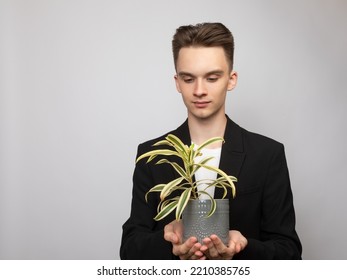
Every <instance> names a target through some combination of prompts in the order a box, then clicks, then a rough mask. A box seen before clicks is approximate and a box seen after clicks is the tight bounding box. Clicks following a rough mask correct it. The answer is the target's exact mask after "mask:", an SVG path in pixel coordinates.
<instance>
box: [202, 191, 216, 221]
mask: <svg viewBox="0 0 347 280" xmlns="http://www.w3.org/2000/svg"><path fill="white" fill-rule="evenodd" d="M198 193H199V194H204V195H207V196H208V197H209V199H210V200H211V208H210V211H209V212H208V214H207V217H211V216H212V215H213V213H214V212H215V211H216V208H217V203H216V200H215V199H214V198H213V197H212V196H211V195H210V194H209V193H208V192H205V191H198Z"/></svg>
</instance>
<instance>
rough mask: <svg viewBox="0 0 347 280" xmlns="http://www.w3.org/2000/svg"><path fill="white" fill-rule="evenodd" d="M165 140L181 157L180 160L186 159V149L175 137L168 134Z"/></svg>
mask: <svg viewBox="0 0 347 280" xmlns="http://www.w3.org/2000/svg"><path fill="white" fill-rule="evenodd" d="M166 139H167V140H168V141H170V142H171V143H172V144H173V147H174V148H175V149H176V151H177V152H178V153H180V154H181V155H182V159H184V158H186V156H187V149H188V148H187V146H186V145H185V144H184V143H183V142H182V141H181V140H180V139H179V138H178V137H177V136H176V135H173V134H169V135H168V136H166Z"/></svg>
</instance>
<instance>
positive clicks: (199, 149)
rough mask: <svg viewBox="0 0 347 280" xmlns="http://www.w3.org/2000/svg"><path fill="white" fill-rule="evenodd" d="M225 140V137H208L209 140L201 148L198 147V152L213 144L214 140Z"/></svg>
mask: <svg viewBox="0 0 347 280" xmlns="http://www.w3.org/2000/svg"><path fill="white" fill-rule="evenodd" d="M221 141H222V142H224V138H223V137H213V138H211V139H208V140H207V141H205V142H204V143H202V144H201V145H200V146H199V148H198V149H197V151H198V152H200V151H201V150H202V149H203V148H205V147H206V146H208V145H211V144H212V143H214V142H221Z"/></svg>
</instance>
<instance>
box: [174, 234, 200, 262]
mask: <svg viewBox="0 0 347 280" xmlns="http://www.w3.org/2000/svg"><path fill="white" fill-rule="evenodd" d="M196 243H197V239H196V238H195V237H190V238H189V239H188V240H187V241H186V242H184V243H183V244H181V245H174V246H173V253H174V255H176V256H182V257H183V258H184V259H186V258H190V257H191V256H192V255H193V254H194V252H195V251H196V250H195V251H194V250H192V248H193V247H194V245H195V244H196Z"/></svg>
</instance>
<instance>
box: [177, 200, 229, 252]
mask: <svg viewBox="0 0 347 280" xmlns="http://www.w3.org/2000/svg"><path fill="white" fill-rule="evenodd" d="M216 203H217V208H216V212H215V213H214V214H213V215H212V216H211V217H207V215H208V213H209V211H210V209H211V201H210V200H199V199H195V200H191V201H189V203H188V204H187V207H186V208H185V209H184V211H183V214H182V222H183V239H184V240H187V239H188V238H189V237H191V236H195V237H196V238H197V239H198V242H200V243H202V240H203V239H204V238H206V237H209V236H210V235H211V234H216V235H217V236H218V237H219V238H220V239H221V240H222V241H223V243H224V244H226V245H228V243H229V199H216Z"/></svg>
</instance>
